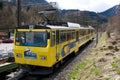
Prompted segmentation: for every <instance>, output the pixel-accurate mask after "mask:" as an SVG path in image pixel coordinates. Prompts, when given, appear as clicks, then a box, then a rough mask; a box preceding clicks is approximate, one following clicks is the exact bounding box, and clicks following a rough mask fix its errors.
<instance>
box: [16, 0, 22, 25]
mask: <svg viewBox="0 0 120 80" xmlns="http://www.w3.org/2000/svg"><path fill="white" fill-rule="evenodd" d="M20 26H21V0H17V27H20Z"/></svg>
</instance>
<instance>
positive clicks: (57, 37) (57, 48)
mask: <svg viewBox="0 0 120 80" xmlns="http://www.w3.org/2000/svg"><path fill="white" fill-rule="evenodd" d="M59 57H60V49H59V30H56V61H58V60H59Z"/></svg>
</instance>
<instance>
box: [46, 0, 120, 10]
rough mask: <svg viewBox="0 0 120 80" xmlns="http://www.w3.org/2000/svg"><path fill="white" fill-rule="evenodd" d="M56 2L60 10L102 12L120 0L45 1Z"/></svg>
mask: <svg viewBox="0 0 120 80" xmlns="http://www.w3.org/2000/svg"><path fill="white" fill-rule="evenodd" d="M46 1H48V2H57V3H58V6H59V8H60V9H79V10H81V11H83V10H89V11H94V12H103V11H105V10H107V9H109V8H111V7H113V6H115V5H118V4H119V3H120V0H46Z"/></svg>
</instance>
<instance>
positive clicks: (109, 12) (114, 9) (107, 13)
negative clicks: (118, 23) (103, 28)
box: [99, 5, 118, 17]
mask: <svg viewBox="0 0 120 80" xmlns="http://www.w3.org/2000/svg"><path fill="white" fill-rule="evenodd" d="M117 8H118V5H115V6H113V7H112V8H110V9H108V10H106V11H104V12H101V13H99V14H100V15H103V16H106V17H110V16H113V15H116V14H117Z"/></svg>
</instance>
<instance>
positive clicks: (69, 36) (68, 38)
mask: <svg viewBox="0 0 120 80" xmlns="http://www.w3.org/2000/svg"><path fill="white" fill-rule="evenodd" d="M68 40H71V31H67V41H68Z"/></svg>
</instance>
